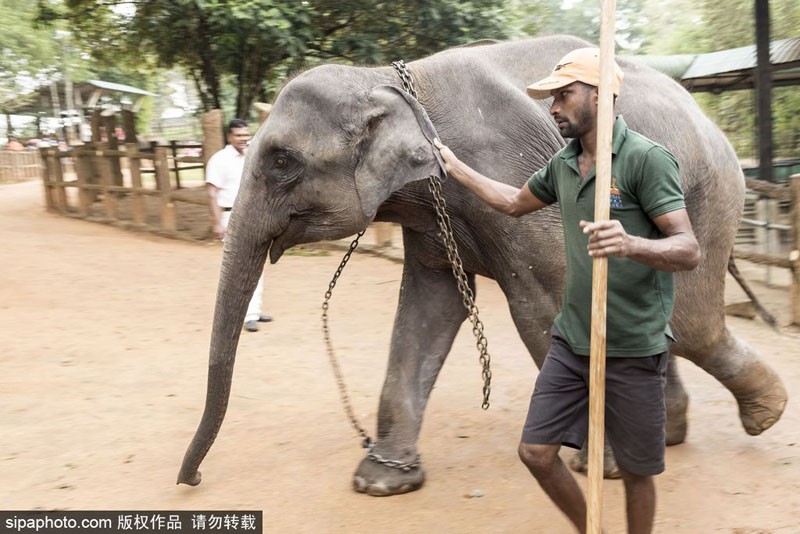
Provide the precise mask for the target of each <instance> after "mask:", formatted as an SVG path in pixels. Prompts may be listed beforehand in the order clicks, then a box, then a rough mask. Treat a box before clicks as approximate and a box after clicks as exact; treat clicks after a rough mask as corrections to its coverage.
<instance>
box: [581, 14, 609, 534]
mask: <svg viewBox="0 0 800 534" xmlns="http://www.w3.org/2000/svg"><path fill="white" fill-rule="evenodd" d="M600 16H601V19H600V85H599V86H598V109H597V159H596V177H595V193H594V195H595V197H594V220H595V221H605V220H608V218H609V215H610V196H611V137H612V133H613V123H614V100H613V99H614V93H613V90H612V85H611V84H612V83H613V78H614V20H615V16H616V0H602V1H601V15H600ZM607 289H608V258H595V259H594V262H593V268H592V332H591V349H590V356H589V358H590V360H589V361H590V363H589V450H588V460H589V468H588V470H589V472H588V478H589V489H588V497H587V507H586V516H587V517H586V525H587V530H586V531H587V532H588V533H589V534H600V533H601V532H602V527H603V452H604V442H605V404H606V294H607Z"/></svg>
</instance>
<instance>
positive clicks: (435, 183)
mask: <svg viewBox="0 0 800 534" xmlns="http://www.w3.org/2000/svg"><path fill="white" fill-rule="evenodd" d="M392 67H393V68H394V69H395V70H396V71H397V74H398V75H399V76H400V80H401V81H402V83H403V89H404V90H405V91H406V92H407V93H408V94H410V95H411V96H413V97H414V98H418V97H417V91H416V90H415V89H414V78H413V77H412V76H411V72H410V71H409V70H408V67H407V66H406V64H405V62H404V61H403V60H400V61H395V62H393V63H392ZM428 189H429V190H430V192H431V195H432V196H433V200H434V202H433V205H434V208H435V210H436V222H437V224H438V226H439V231H440V233H441V234H442V239H443V240H444V245H445V249H446V250H447V259H448V260H449V261H450V266H451V268H452V270H453V275H454V276H455V278H456V282H457V283H458V291H459V292H460V293H461V298H462V302H463V303H464V307H465V308H466V309H467V314H468V317H469V320H470V322H472V333H473V335H474V336H475V339H476V345H477V347H478V352H479V353H480V356H479V357H478V361H479V362H480V364H481V367H482V377H483V402H482V403H481V408H482V409H484V410H487V409H488V408H489V395H490V393H491V382H492V371H491V357H490V356H489V351H488V342H487V341H486V336H484V334H483V322H481V320H480V317H479V316H478V307H477V306H476V305H475V294H474V293H473V291H472V288H471V287H470V286H469V280H468V279H467V275H466V273H465V272H464V266H463V264H462V262H461V256H460V255H459V253H458V248H457V246H456V240H455V236H454V235H453V229H452V225H451V224H450V216H449V215H447V203H446V202H445V200H444V195H443V194H442V182H441V180H440V179H439V177H438V176H435V175H430V176H429V177H428ZM365 231H366V230H362V231H360V232H359V233H358V235H357V236H356V238H355V239H353V241H352V242H351V243H350V246H349V247H348V249H347V252H345V255H344V257H343V258H342V261H341V262H340V263H339V267H338V268H337V269H336V272H335V273H334V275H333V278H332V279H331V281H330V283H329V284H328V290H327V291H326V292H325V300H324V301H323V303H322V332H323V337H324V339H325V348H326V350H327V353H328V360H329V361H330V364H331V368H332V369H333V373H334V375H335V376H336V385H337V386H338V388H339V397H340V398H341V399H342V404H343V405H344V410H345V413H346V414H347V418H348V419H349V420H350V424H351V425H352V427H353V428H354V429H355V430H356V432H358V434H359V435H360V436H361V437H362V438H363V439H362V442H361V445H362V446H363V447H364V448H365V449H367V450H369V453H368V454H367V458H368V459H369V460H372V461H373V462H376V463H379V464H382V465H385V466H386V467H391V468H393V469H400V470H401V471H410V470H411V469H416V468H418V467H419V466H420V461H421V459H420V456H419V454H417V456H416V457H415V458H414V460H413V461H411V462H401V461H399V460H392V459H389V458H384V457H383V456H381V455H380V454H377V453H375V452H372V449H373V448H374V447H375V442H374V441H373V440H372V438H371V437H370V436H369V434H368V433H367V431H366V430H364V427H362V426H361V424H360V423H359V422H358V419H357V418H356V415H355V412H354V411H353V405H352V403H351V402H350V395H349V394H348V392H347V386H346V385H345V383H344V378H343V377H342V370H341V368H340V367H339V362H338V360H337V359H336V354H335V352H334V350H333V343H332V342H331V337H330V328H329V326H328V309H329V307H330V300H331V296H332V295H333V288H334V287H336V282H337V281H338V280H339V277H340V276H341V274H342V271H344V266H345V265H347V262H348V261H349V260H350V256H352V254H353V252H354V251H355V250H356V247H358V240H359V239H360V238H361V237H362V236H363V235H364V232H365Z"/></svg>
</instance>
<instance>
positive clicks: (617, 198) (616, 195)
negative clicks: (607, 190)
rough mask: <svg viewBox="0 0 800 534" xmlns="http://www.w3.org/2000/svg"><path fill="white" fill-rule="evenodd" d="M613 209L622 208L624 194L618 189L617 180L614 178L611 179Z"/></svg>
mask: <svg viewBox="0 0 800 534" xmlns="http://www.w3.org/2000/svg"><path fill="white" fill-rule="evenodd" d="M611 207H612V208H621V207H622V193H620V190H619V189H618V188H617V179H616V178H614V177H613V176H612V177H611Z"/></svg>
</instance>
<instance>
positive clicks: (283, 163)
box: [272, 152, 289, 170]
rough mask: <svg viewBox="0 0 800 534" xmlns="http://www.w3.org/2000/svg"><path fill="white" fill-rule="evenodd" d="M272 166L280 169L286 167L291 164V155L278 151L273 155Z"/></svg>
mask: <svg viewBox="0 0 800 534" xmlns="http://www.w3.org/2000/svg"><path fill="white" fill-rule="evenodd" d="M272 166H273V167H274V168H276V169H280V170H284V169H286V167H288V166H289V156H288V155H287V154H285V153H283V152H278V153H277V154H275V155H274V156H273V157H272Z"/></svg>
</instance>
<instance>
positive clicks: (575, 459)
mask: <svg viewBox="0 0 800 534" xmlns="http://www.w3.org/2000/svg"><path fill="white" fill-rule="evenodd" d="M567 465H569V468H570V469H572V470H573V471H575V472H576V473H584V474H585V473H588V472H589V450H588V447H587V446H586V445H584V446H583V448H582V449H581V450H579V451H578V452H576V453H575V454H574V455H573V456H572V458H570V459H569V461H568V462H567ZM621 476H622V475H621V474H620V472H619V467H618V466H617V460H616V459H614V453H613V452H611V447H609V446H608V444H606V446H605V451H604V454H603V478H605V479H618V478H620V477H621Z"/></svg>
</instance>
